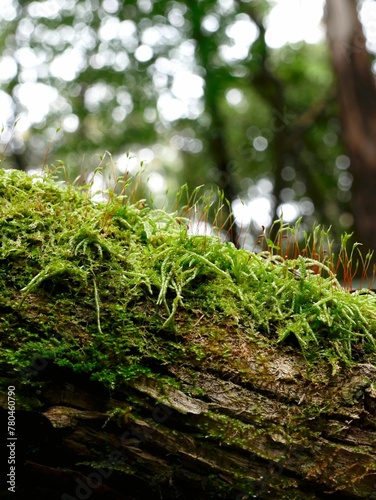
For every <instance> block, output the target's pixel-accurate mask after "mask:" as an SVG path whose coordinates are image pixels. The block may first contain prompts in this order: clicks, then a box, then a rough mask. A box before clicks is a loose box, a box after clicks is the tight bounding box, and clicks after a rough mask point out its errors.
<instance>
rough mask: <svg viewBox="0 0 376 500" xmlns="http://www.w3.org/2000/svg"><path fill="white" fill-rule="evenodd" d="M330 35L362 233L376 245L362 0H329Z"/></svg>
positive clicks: (372, 123)
mask: <svg viewBox="0 0 376 500" xmlns="http://www.w3.org/2000/svg"><path fill="white" fill-rule="evenodd" d="M326 23H327V35H328V39H329V45H330V50H331V57H332V63H333V67H334V71H335V73H336V77H337V91H338V99H339V102H340V105H341V112H342V124H343V138H344V142H345V145H346V148H347V151H348V155H349V157H350V160H351V173H352V175H353V178H354V181H353V187H352V200H353V204H352V206H353V215H354V225H355V230H356V233H357V237H358V239H359V240H360V242H361V243H362V244H363V245H364V247H365V250H366V251H367V250H368V249H370V248H371V249H375V248H376V219H375V217H374V211H375V192H376V86H375V80H374V75H373V73H372V71H371V58H370V56H369V54H368V52H367V50H366V45H365V39H364V35H363V32H362V26H361V24H360V21H359V19H358V13H357V2H356V0H328V1H327V3H326Z"/></svg>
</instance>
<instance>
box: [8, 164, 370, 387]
mask: <svg viewBox="0 0 376 500" xmlns="http://www.w3.org/2000/svg"><path fill="white" fill-rule="evenodd" d="M0 198H1V205H0V231H1V248H0V291H1V297H0V311H1V321H0V343H1V344H0V345H1V351H0V362H1V364H2V366H3V368H4V367H7V368H6V369H7V370H8V369H11V370H13V371H14V373H15V374H17V373H20V372H21V373H23V374H25V373H26V372H27V370H28V368H30V364H31V363H32V360H33V359H35V358H42V359H46V360H53V361H54V363H56V364H57V365H60V366H65V367H69V368H70V369H73V370H74V371H76V372H86V373H89V374H91V376H92V378H94V379H97V380H100V381H102V382H104V383H106V384H107V385H109V386H111V387H114V386H115V385H116V384H117V383H121V382H122V381H126V380H129V379H132V378H135V377H138V376H139V375H140V374H143V375H145V374H146V375H148V374H149V373H151V372H152V370H153V369H154V368H155V367H158V369H159V370H161V372H163V367H164V366H168V365H169V364H171V363H176V362H180V363H184V362H189V363H191V364H193V365H195V364H196V365H201V364H202V363H208V364H211V367H212V369H215V368H216V367H217V366H218V367H219V366H220V365H221V363H222V364H223V360H224V361H225V362H226V365H227V366H228V367H229V369H234V370H236V371H238V372H239V371H242V373H243V376H244V377H246V376H247V370H246V368H245V366H246V363H245V361H246V357H247V356H249V353H250V352H252V349H254V348H256V347H257V349H260V348H262V347H265V348H267V349H275V350H276V349H287V350H288V349H295V350H298V351H299V352H301V353H302V355H303V356H304V357H305V358H306V360H307V366H308V365H310V364H312V363H320V360H323V361H324V362H325V363H327V361H329V362H330V363H331V365H332V367H333V369H337V368H338V366H340V364H341V363H347V364H348V363H351V362H352V361H353V360H356V361H359V360H366V359H369V358H371V357H372V356H374V353H375V331H376V302H375V296H374V294H373V293H371V292H369V293H361V292H357V293H353V294H350V293H349V292H348V291H346V290H344V289H343V288H341V287H340V286H339V285H338V283H337V281H336V279H335V276H333V275H331V274H330V273H329V274H328V277H326V278H325V277H323V276H322V275H318V274H314V273H313V272H312V271H311V269H312V266H313V263H312V261H311V260H309V259H304V258H303V257H298V258H297V259H296V260H282V259H280V260H276V259H275V258H274V257H272V256H271V255H270V254H268V253H262V254H258V255H256V254H254V253H250V252H248V251H245V250H238V249H236V248H235V247H234V246H233V245H232V244H230V243H222V242H221V241H220V240H219V238H217V237H214V236H207V237H202V236H191V235H189V234H188V231H187V227H186V224H185V223H183V222H182V221H183V219H182V218H181V217H179V216H178V215H177V214H168V213H166V212H164V211H162V210H155V209H152V208H150V207H147V206H145V205H144V203H143V202H136V203H131V202H130V201H129V200H128V199H127V198H125V197H123V196H120V197H116V196H112V197H110V201H108V202H106V203H98V204H96V203H93V202H92V201H91V200H90V198H89V197H88V195H87V193H86V192H85V191H80V190H79V189H78V188H74V187H72V186H63V185H59V184H58V183H56V182H55V181H54V180H53V176H52V175H51V174H49V173H45V174H44V175H43V176H39V177H38V176H28V175H26V174H24V173H21V172H18V171H12V170H0ZM314 264H315V265H316V266H320V265H321V264H320V263H317V262H316V263H314ZM240 343H241V344H242V346H243V347H242V349H240V348H239V345H240ZM243 361H244V362H243ZM32 373H33V372H32V370H29V371H28V378H30V377H31V375H30V374H32ZM31 378H32V377H31Z"/></svg>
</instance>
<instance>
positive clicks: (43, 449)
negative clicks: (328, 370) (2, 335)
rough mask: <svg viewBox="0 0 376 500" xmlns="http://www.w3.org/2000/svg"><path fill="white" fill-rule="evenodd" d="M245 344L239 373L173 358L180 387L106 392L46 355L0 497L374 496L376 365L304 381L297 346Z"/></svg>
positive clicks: (19, 423)
mask: <svg viewBox="0 0 376 500" xmlns="http://www.w3.org/2000/svg"><path fill="white" fill-rule="evenodd" d="M254 355H256V357H254V358H251V359H249V369H250V373H251V374H252V375H253V378H252V384H246V385H244V384H242V383H241V381H240V380H238V378H237V374H236V373H228V372H227V371H226V367H225V366H224V367H223V373H210V370H209V369H208V367H203V369H202V371H197V370H194V369H192V368H190V367H189V366H178V365H177V366H175V367H171V368H170V369H169V370H168V373H169V374H170V375H173V376H174V377H175V378H176V381H177V382H179V383H181V384H182V387H184V392H183V391H182V390H181V389H174V388H172V387H171V386H167V385H166V386H163V385H161V384H160V383H159V382H156V381H153V380H152V379H140V380H137V381H135V382H132V383H130V384H129V385H124V387H122V388H121V390H117V391H116V392H114V393H111V392H110V391H108V390H107V389H105V388H104V387H102V386H101V385H99V384H96V383H93V382H89V381H88V380H87V379H86V378H85V377H83V376H82V377H77V375H75V376H74V377H73V376H72V374H70V373H69V371H64V370H62V369H58V368H56V367H54V366H53V363H48V364H46V368H44V369H43V370H40V372H39V373H38V379H39V380H40V381H41V382H42V383H43V384H42V386H41V388H40V389H32V388H29V389H27V390H25V389H23V390H22V394H21V391H20V393H19V394H18V398H19V399H20V403H21V401H22V404H23V405H25V408H26V407H28V408H29V409H27V410H26V409H24V410H19V411H17V414H16V427H17V436H18V442H17V459H18V462H17V463H18V469H17V485H18V489H17V491H18V493H17V494H16V495H14V494H12V493H9V498H30V492H32V493H33V497H34V498H38V499H42V498H46V499H47V498H48V499H51V500H52V499H55V498H56V499H58V498H59V499H60V498H61V499H65V500H68V499H72V498H76V499H82V498H111V499H144V498H150V499H152V498H156V499H157V498H166V499H173V498H186V499H188V498H202V499H204V498H236V499H243V498H269V499H275V498H286V499H287V498H288V499H291V498H296V499H298V498H299V499H300V498H301V499H318V498H369V499H375V498H376V468H375V459H376V446H375V443H376V390H375V387H376V368H375V366H373V365H371V364H365V365H358V366H357V367H355V368H353V369H351V370H349V371H347V373H342V374H341V375H338V376H334V377H332V378H331V380H330V382H326V383H320V382H319V381H317V382H316V383H312V382H308V380H307V379H306V378H305V377H304V375H303V374H304V372H305V370H306V367H305V362H304V360H302V359H301V358H299V357H297V356H293V355H291V356H290V357H288V356H286V355H284V356H281V357H275V358H274V359H273V357H271V358H269V357H268V353H264V354H262V353H261V352H260V353H254ZM166 374H167V372H166ZM327 376H328V374H323V378H325V379H327ZM14 383H15V381H14V380H9V385H11V384H14ZM21 395H22V397H21ZM2 406H3V408H4V410H3V413H4V414H5V407H6V404H5V401H4V402H3V405H2ZM328 408H330V410H328ZM3 429H4V427H3ZM4 493H6V491H5V490H3V491H2V496H3V495H4ZM6 497H7V495H5V498H6Z"/></svg>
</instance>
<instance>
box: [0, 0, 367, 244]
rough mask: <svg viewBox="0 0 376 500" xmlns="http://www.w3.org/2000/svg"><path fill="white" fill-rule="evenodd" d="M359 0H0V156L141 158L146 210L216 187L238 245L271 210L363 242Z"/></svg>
mask: <svg viewBox="0 0 376 500" xmlns="http://www.w3.org/2000/svg"><path fill="white" fill-rule="evenodd" d="M312 4H315V6H314V7H313V6H312ZM375 4H376V2H375V1H374V0H363V1H362V0H358V1H356V0H327V1H326V2H324V0H320V1H319V0H315V1H313V2H312V1H310V0H308V1H306V0H285V1H283V0H279V1H277V0H198V1H191V0H189V1H188V0H186V1H181V0H125V1H120V0H45V1H38V2H30V1H25V0H2V2H1V10H0V47H1V51H0V85H1V87H0V122H1V123H2V124H3V129H2V134H1V143H2V150H3V153H2V156H3V157H2V166H3V167H6V168H10V167H11V168H18V169H23V170H31V171H34V172H35V171H36V170H38V169H41V167H42V166H43V165H44V164H45V163H46V162H47V163H48V164H50V163H56V161H57V160H61V161H62V162H64V164H65V166H66V169H67V172H68V173H69V178H70V180H71V181H74V179H76V178H77V176H78V175H80V174H81V180H80V182H83V180H84V179H85V180H86V182H88V181H90V172H93V171H94V169H95V168H96V167H98V165H99V164H101V162H102V164H107V163H108V164H109V167H108V168H109V172H111V171H113V170H114V169H115V170H116V175H122V174H124V173H126V172H128V171H129V172H130V173H135V172H136V170H137V169H138V168H139V164H140V162H141V161H142V162H144V163H145V173H144V179H145V183H146V187H147V190H148V192H150V193H151V195H152V198H153V202H154V203H155V204H156V206H158V207H163V208H166V209H172V208H173V207H174V203H175V194H176V192H177V191H178V189H179V187H180V186H181V185H182V184H184V183H187V184H188V186H189V189H190V190H192V189H193V188H195V187H196V186H198V185H204V186H205V187H204V188H203V189H204V192H205V191H206V192H210V187H213V186H214V191H213V192H214V194H215V193H216V192H217V187H219V188H220V189H221V190H223V192H224V195H225V196H226V198H227V199H228V200H231V203H232V209H233V211H234V215H235V225H234V232H233V239H234V240H236V239H239V234H241V241H240V239H239V241H240V242H241V244H243V245H245V246H246V247H248V248H253V247H254V245H255V241H256V240H257V235H258V234H260V231H261V230H262V226H270V224H271V223H272V221H273V220H274V219H276V218H278V217H279V216H280V215H281V214H283V219H284V220H285V221H286V222H290V223H292V224H293V223H294V221H296V220H297V219H298V218H299V217H303V219H302V220H303V222H302V228H303V229H305V230H307V231H308V230H309V229H310V228H311V227H312V225H313V223H314V221H315V222H317V223H320V224H323V225H324V226H325V227H328V226H332V234H333V237H334V238H339V235H340V234H341V233H343V232H344V231H347V232H352V231H354V233H355V237H356V239H357V241H360V242H361V243H362V244H363V245H364V248H366V249H369V248H371V249H376V217H375V208H376V203H375V193H376V151H375V148H376V86H375V81H374V73H373V68H374V67H376V66H375V63H374V59H375V53H376V5H375ZM292 6H293V7H294V8H295V11H294V9H293V10H291V7H292ZM304 9H305V12H306V17H307V16H308V17H309V16H311V17H312V23H313V26H315V23H316V25H317V27H316V31H313V32H312V33H311V32H308V31H307V33H305V30H306V28H305V26H303V25H302V26H300V36H298V35H296V30H294V31H293V32H292V33H289V30H291V26H292V25H294V23H295V25H297V24H298V25H299V23H300V22H301V17H300V15H301V13H302V12H303V11H304ZM320 9H321V11H320ZM317 16H318V17H317ZM320 18H321V24H320ZM295 27H296V26H295ZM298 27H299V26H298ZM310 37H311V38H310ZM106 151H108V152H109V153H110V154H108V153H105V152H106ZM129 152H131V154H129ZM103 156H104V158H102V160H101V159H100V158H101V157H103ZM92 175H93V174H92ZM91 181H92V182H94V185H95V186H98V187H100V178H99V176H98V179H97V178H94V179H93V178H91Z"/></svg>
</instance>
